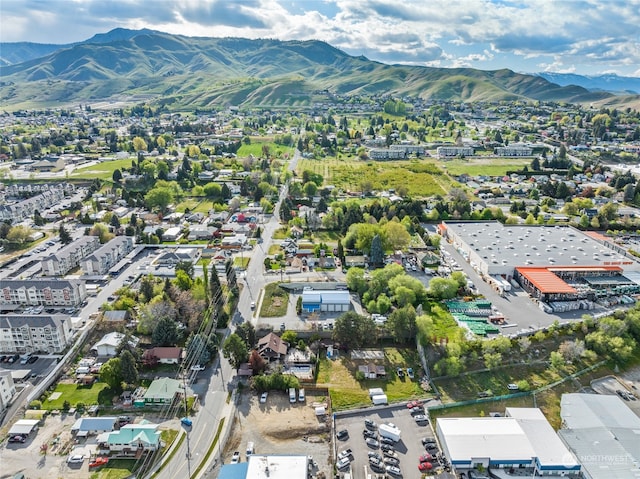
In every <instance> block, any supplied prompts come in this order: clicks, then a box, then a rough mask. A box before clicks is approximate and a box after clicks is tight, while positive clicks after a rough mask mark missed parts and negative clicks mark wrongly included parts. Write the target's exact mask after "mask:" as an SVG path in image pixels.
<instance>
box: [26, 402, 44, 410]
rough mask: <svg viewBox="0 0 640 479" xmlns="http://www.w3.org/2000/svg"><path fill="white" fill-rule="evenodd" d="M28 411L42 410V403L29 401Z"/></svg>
mask: <svg viewBox="0 0 640 479" xmlns="http://www.w3.org/2000/svg"><path fill="white" fill-rule="evenodd" d="M29 409H42V403H41V402H40V401H37V400H36V401H31V402H30V403H29Z"/></svg>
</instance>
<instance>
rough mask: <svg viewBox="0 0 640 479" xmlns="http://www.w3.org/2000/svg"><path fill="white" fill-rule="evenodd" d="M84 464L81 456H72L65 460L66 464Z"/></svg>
mask: <svg viewBox="0 0 640 479" xmlns="http://www.w3.org/2000/svg"><path fill="white" fill-rule="evenodd" d="M83 462H84V456H83V455H82V454H72V455H71V456H69V457H68V458H67V463H68V464H82V463H83Z"/></svg>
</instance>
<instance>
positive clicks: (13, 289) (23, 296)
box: [0, 279, 87, 309]
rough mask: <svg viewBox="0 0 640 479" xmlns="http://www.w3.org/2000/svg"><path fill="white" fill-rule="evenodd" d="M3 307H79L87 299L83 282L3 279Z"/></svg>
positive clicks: (0, 304)
mask: <svg viewBox="0 0 640 479" xmlns="http://www.w3.org/2000/svg"><path fill="white" fill-rule="evenodd" d="M0 290H2V294H0V309H2V305H14V306H16V305H23V306H78V305H79V304H80V303H82V302H83V301H84V300H85V299H86V298H87V290H86V288H85V286H84V282H83V281H79V280H75V279H2V280H0Z"/></svg>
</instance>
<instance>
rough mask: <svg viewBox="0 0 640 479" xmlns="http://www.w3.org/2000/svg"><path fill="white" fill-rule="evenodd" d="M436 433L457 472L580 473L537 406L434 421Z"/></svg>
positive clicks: (532, 474) (548, 474)
mask: <svg viewBox="0 0 640 479" xmlns="http://www.w3.org/2000/svg"><path fill="white" fill-rule="evenodd" d="M436 434H437V435H438V438H439V440H440V444H441V445H442V449H443V452H444V453H445V455H446V456H447V457H448V458H449V460H450V461H451V465H452V466H453V467H454V468H455V469H456V470H457V471H459V470H464V469H473V468H478V467H480V468H483V469H489V470H491V469H502V470H506V471H508V472H511V471H512V470H513V471H514V472H516V471H517V472H518V473H519V475H525V474H527V475H528V476H529V477H542V476H553V475H567V474H578V473H579V472H580V469H581V468H580V464H579V463H578V461H577V460H576V459H575V457H574V456H573V454H571V452H570V451H569V449H567V447H566V446H565V445H564V443H563V442H562V441H561V440H560V438H559V437H558V435H557V434H556V433H555V431H554V430H553V428H552V427H551V425H550V424H549V422H548V421H547V419H546V418H545V417H544V415H543V414H542V411H540V409H538V408H507V409H506V413H505V416H504V417H473V418H439V419H438V420H437V424H436ZM520 473H521V474H520Z"/></svg>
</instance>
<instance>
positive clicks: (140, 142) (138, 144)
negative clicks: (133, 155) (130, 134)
mask: <svg viewBox="0 0 640 479" xmlns="http://www.w3.org/2000/svg"><path fill="white" fill-rule="evenodd" d="M132 143H133V149H134V150H135V151H147V142H146V141H144V138H141V137H139V136H136V137H135V138H134V139H133V142H132Z"/></svg>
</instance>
